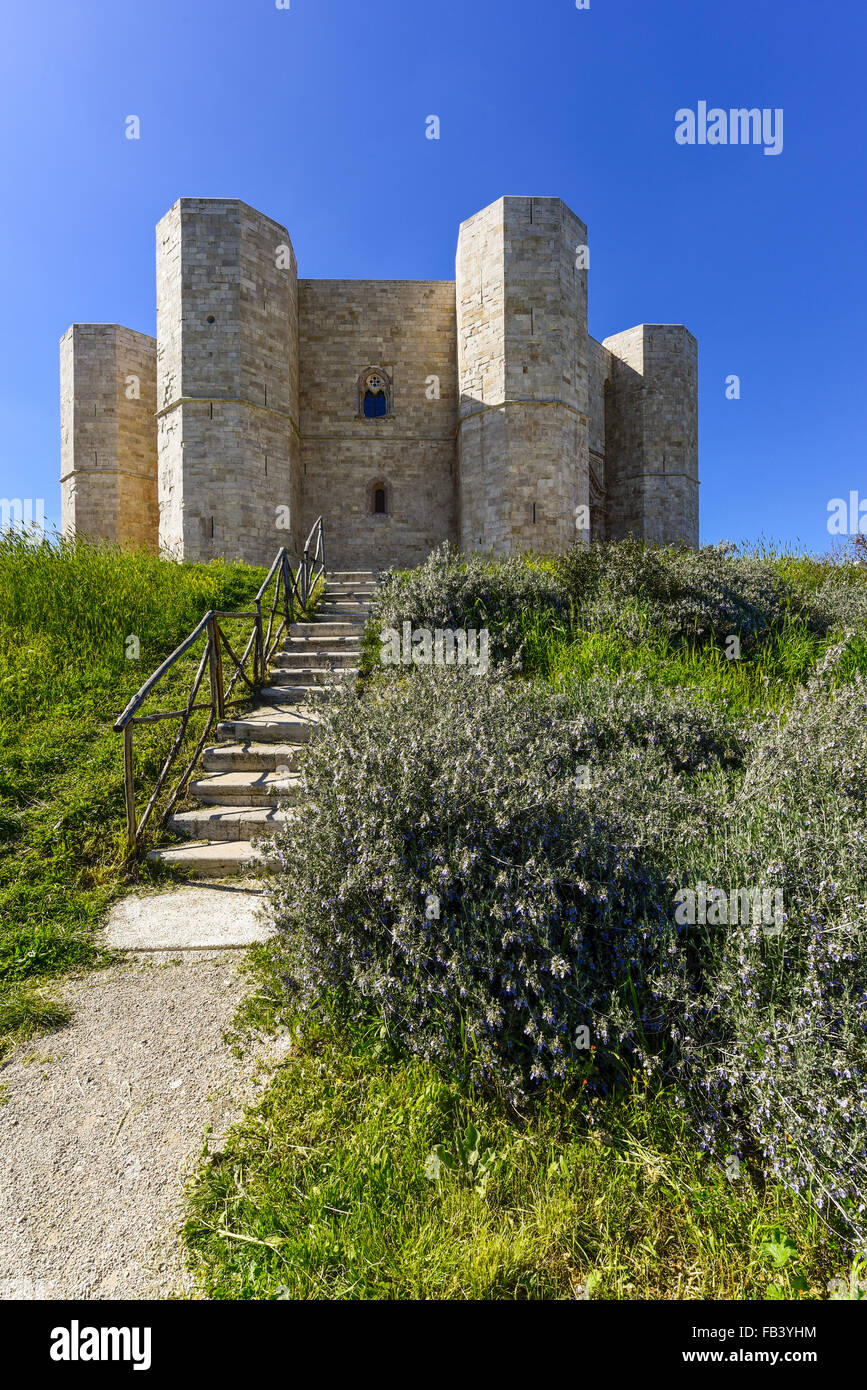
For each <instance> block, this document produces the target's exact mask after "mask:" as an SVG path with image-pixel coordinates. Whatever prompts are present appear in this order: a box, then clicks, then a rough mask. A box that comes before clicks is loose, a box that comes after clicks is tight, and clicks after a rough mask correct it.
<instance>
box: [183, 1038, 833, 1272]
mask: <svg viewBox="0 0 867 1390" xmlns="http://www.w3.org/2000/svg"><path fill="white" fill-rule="evenodd" d="M591 1109H592V1110H593V1111H594V1112H595V1113H593V1116H592V1123H591V1124H588V1121H587V1119H586V1113H585V1112H586V1107H583V1108H582V1105H581V1101H580V1097H577V1096H573V1097H568V1096H563V1095H558V1094H556V1093H554V1092H552V1093H550V1094H549V1096H548V1099H547V1101H546V1103H545V1105H544V1107H543V1108H542V1109H540V1110H539V1111H538V1112H536V1113H534V1114H533V1115H531V1116H530V1117H529V1118H527V1119H525V1120H520V1119H517V1118H516V1116H515V1114H514V1112H510V1111H507V1110H505V1109H504V1108H503V1107H502V1106H501V1105H499V1104H498V1103H497V1102H496V1101H495V1100H493V1099H490V1098H483V1097H480V1096H478V1095H476V1094H474V1093H473V1092H472V1090H470V1089H468V1088H466V1087H462V1086H460V1085H459V1084H457V1083H456V1082H454V1081H450V1080H446V1079H444V1078H443V1076H442V1075H441V1074H439V1073H438V1072H437V1071H436V1070H435V1068H434V1067H432V1066H430V1065H427V1064H425V1063H424V1062H423V1061H420V1060H418V1059H408V1058H407V1057H405V1056H401V1055H400V1053H398V1052H396V1051H395V1050H394V1049H393V1048H392V1047H391V1046H390V1044H389V1040H388V1038H387V1037H386V1036H384V1030H383V1029H382V1028H381V1027H380V1026H379V1024H378V1023H377V1022H376V1021H375V1020H370V1019H368V1020H364V1019H358V1018H356V1019H354V1020H349V1019H347V1018H346V1017H345V1016H344V1017H342V1018H341V1019H340V1020H339V1021H338V1022H335V1023H329V1022H327V1021H325V1020H324V1019H313V1020H311V1019H309V1018H308V1020H307V1021H306V1023H305V1032H304V1033H303V1034H298V1035H297V1037H296V1043H295V1047H294V1051H293V1055H292V1056H291V1057H290V1059H289V1060H288V1061H287V1062H286V1063H285V1064H284V1065H283V1066H282V1067H281V1069H280V1070H279V1071H278V1072H277V1074H276V1077H275V1079H274V1081H273V1083H272V1085H271V1087H270V1089H269V1091H268V1093H267V1094H266V1096H265V1098H264V1100H263V1101H262V1102H261V1103H260V1104H259V1105H258V1106H257V1107H256V1109H255V1110H254V1111H253V1112H252V1113H251V1114H250V1115H248V1116H247V1118H246V1119H245V1120H244V1121H243V1122H242V1124H241V1125H240V1127H239V1128H238V1129H237V1130H236V1131H235V1132H234V1133H233V1135H232V1136H230V1138H229V1141H228V1143H227V1144H226V1147H225V1149H224V1151H222V1152H219V1153H215V1154H213V1155H212V1156H211V1157H210V1159H209V1161H208V1162H207V1164H206V1165H205V1166H204V1168H203V1170H202V1172H201V1174H200V1176H199V1178H198V1181H197V1183H196V1185H195V1188H194V1190H193V1192H192V1194H191V1198H190V1216H189V1221H188V1225H187V1241H188V1244H189V1247H190V1251H191V1258H192V1263H193V1268H194V1269H195V1270H196V1272H197V1274H198V1275H199V1277H200V1279H201V1280H202V1285H203V1288H204V1291H205V1292H206V1294H207V1295H208V1296H209V1297H212V1298H223V1299H250V1298H259V1299H273V1298H279V1297H282V1298H297V1299H326V1298H327V1299H570V1298H574V1297H576V1296H580V1291H581V1289H582V1287H583V1288H585V1289H588V1290H589V1292H590V1296H591V1297H594V1298H604V1299H630V1298H642V1299H739V1298H773V1297H780V1296H784V1295H785V1296H787V1297H802V1298H808V1299H809V1298H826V1297H827V1296H828V1294H827V1282H828V1280H829V1279H831V1278H835V1277H841V1276H842V1277H845V1276H846V1273H847V1271H848V1269H849V1264H850V1261H849V1258H848V1256H847V1254H846V1251H845V1248H844V1246H843V1245H842V1243H840V1242H839V1241H838V1240H837V1239H836V1237H834V1236H833V1235H831V1234H829V1233H828V1232H826V1231H825V1229H824V1228H823V1227H822V1226H821V1224H820V1223H819V1222H818V1221H817V1219H816V1218H815V1217H814V1216H813V1215H812V1214H811V1212H810V1210H809V1209H808V1208H805V1207H804V1205H803V1204H802V1203H800V1202H799V1201H798V1200H797V1199H796V1198H794V1197H793V1196H791V1195H790V1194H789V1193H788V1192H786V1191H785V1189H783V1188H781V1187H764V1186H763V1185H762V1183H761V1181H760V1180H759V1179H758V1178H757V1177H756V1176H755V1175H753V1174H750V1172H749V1171H748V1170H746V1169H745V1170H744V1171H743V1173H742V1174H740V1175H738V1176H737V1177H736V1178H733V1179H731V1180H730V1179H729V1178H728V1177H727V1176H726V1174H725V1173H724V1172H722V1171H721V1170H720V1169H719V1168H717V1167H715V1166H713V1165H712V1164H711V1163H710V1162H709V1161H708V1160H707V1159H706V1158H705V1157H704V1156H703V1155H702V1154H701V1153H699V1152H698V1150H697V1149H696V1148H695V1146H694V1144H693V1143H692V1141H691V1139H690V1136H689V1133H688V1130H687V1128H686V1124H685V1121H684V1118H683V1114H682V1112H681V1110H680V1109H679V1107H678V1105H677V1103H676V1097H675V1095H674V1094H673V1092H671V1091H670V1090H663V1091H661V1092H658V1093H656V1094H653V1093H651V1092H650V1091H649V1089H648V1088H647V1086H646V1085H645V1084H644V1078H643V1077H641V1076H631V1077H626V1078H625V1079H624V1085H623V1088H622V1090H621V1092H620V1093H619V1094H618V1095H616V1096H613V1097H612V1098H610V1099H608V1100H604V1101H600V1102H599V1103H598V1105H595V1106H593V1107H591ZM468 1131H469V1135H468ZM473 1131H476V1132H477V1134H478V1138H476V1134H475V1133H474V1132H473ZM467 1139H469V1144H467ZM462 1142H463V1145H464V1148H468V1147H469V1148H470V1149H472V1146H473V1145H475V1146H476V1149H477V1151H478V1153H479V1157H478V1159H477V1160H476V1161H475V1162H471V1161H469V1159H471V1158H472V1152H470V1154H469V1159H468V1161H466V1162H464V1163H461V1162H458V1165H457V1167H455V1168H454V1169H449V1168H448V1167H447V1166H445V1164H444V1165H443V1167H442V1169H441V1176H440V1178H439V1180H431V1178H429V1177H428V1176H426V1171H425V1169H426V1165H427V1163H428V1159H429V1156H430V1154H431V1152H432V1150H433V1149H434V1146H436V1145H442V1146H443V1147H444V1149H445V1151H446V1156H448V1155H449V1154H452V1155H455V1156H457V1155H459V1154H460V1151H461V1145H462ZM781 1242H783V1243H785V1242H789V1244H790V1245H791V1247H792V1248H791V1249H790V1248H789V1245H785V1254H784V1256H783V1261H784V1263H783V1268H782V1270H781V1269H779V1268H777V1266H776V1264H775V1258H776V1259H779V1258H780V1257H779V1254H777V1255H776V1256H775V1255H774V1254H773V1253H772V1252H771V1251H770V1250H769V1249H768V1248H767V1247H769V1246H777V1245H779V1244H780V1243H781Z"/></svg>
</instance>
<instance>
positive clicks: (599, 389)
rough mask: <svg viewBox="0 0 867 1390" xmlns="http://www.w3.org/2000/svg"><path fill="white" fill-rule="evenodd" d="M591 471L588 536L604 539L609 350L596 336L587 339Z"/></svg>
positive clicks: (606, 505)
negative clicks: (598, 341)
mask: <svg viewBox="0 0 867 1390" xmlns="http://www.w3.org/2000/svg"><path fill="white" fill-rule="evenodd" d="M587 350H588V351H587V369H588V393H587V412H588V416H589V424H588V434H589V454H590V462H589V473H590V536H591V539H593V540H604V539H605V538H606V535H607V533H608V503H607V498H606V464H605V402H606V394H607V393H608V391H610V376H611V354H610V352H609V351H608V349H607V348H604V347H603V346H602V344H601V343H597V341H596V339H595V338H590V337H588V339H587Z"/></svg>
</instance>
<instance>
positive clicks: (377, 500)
mask: <svg viewBox="0 0 867 1390" xmlns="http://www.w3.org/2000/svg"><path fill="white" fill-rule="evenodd" d="M373 510H374V512H375V514H376V515H377V516H385V513H386V506H385V488H384V487H378V488H377V489H376V491H375V492H374V494H373Z"/></svg>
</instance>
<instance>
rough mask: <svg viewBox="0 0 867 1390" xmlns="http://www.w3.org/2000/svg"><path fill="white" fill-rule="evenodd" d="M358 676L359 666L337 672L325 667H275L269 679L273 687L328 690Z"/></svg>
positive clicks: (270, 672)
mask: <svg viewBox="0 0 867 1390" xmlns="http://www.w3.org/2000/svg"><path fill="white" fill-rule="evenodd" d="M357 675H358V667H357V666H341V667H339V668H338V669H337V670H336V671H330V670H329V669H328V668H327V667H323V666H290V667H285V666H275V667H272V669H271V670H269V672H268V679H269V682H270V684H271V685H272V686H276V685H280V686H282V685H309V686H322V687H324V688H326V689H327V687H328V686H329V685H331V686H334V685H339V684H340V682H341V681H344V680H353V679H354V678H355V676H357Z"/></svg>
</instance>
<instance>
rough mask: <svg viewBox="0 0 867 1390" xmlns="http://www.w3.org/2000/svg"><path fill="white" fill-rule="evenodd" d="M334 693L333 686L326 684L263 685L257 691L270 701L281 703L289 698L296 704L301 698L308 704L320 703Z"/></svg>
mask: <svg viewBox="0 0 867 1390" xmlns="http://www.w3.org/2000/svg"><path fill="white" fill-rule="evenodd" d="M333 694H334V687H333V686H331V687H329V686H326V685H263V686H262V689H261V690H260V691H259V697H260V699H262V700H267V701H268V703H269V704H271V703H272V702H274V703H279V704H283V703H285V701H286V700H291V701H292V702H293V703H295V702H296V701H297V703H298V704H300V703H301V701H302V700H303V701H304V702H305V703H309V704H321V703H322V701H323V700H327V699H328V698H329V696H331V695H333Z"/></svg>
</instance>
